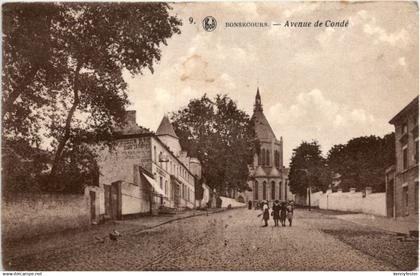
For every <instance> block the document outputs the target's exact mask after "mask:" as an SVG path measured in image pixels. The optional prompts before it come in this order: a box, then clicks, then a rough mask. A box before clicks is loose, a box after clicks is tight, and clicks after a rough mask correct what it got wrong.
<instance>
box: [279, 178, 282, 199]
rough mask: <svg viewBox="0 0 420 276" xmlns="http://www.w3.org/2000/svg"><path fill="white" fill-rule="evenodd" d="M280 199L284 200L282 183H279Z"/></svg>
mask: <svg viewBox="0 0 420 276" xmlns="http://www.w3.org/2000/svg"><path fill="white" fill-rule="evenodd" d="M279 199H280V200H282V188H281V181H280V182H279Z"/></svg>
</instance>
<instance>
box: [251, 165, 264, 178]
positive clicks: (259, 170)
mask: <svg viewBox="0 0 420 276" xmlns="http://www.w3.org/2000/svg"><path fill="white" fill-rule="evenodd" d="M254 176H255V177H259V176H267V175H266V173H265V171H264V170H263V168H262V167H261V166H258V167H257V169H256V170H255V173H254Z"/></svg>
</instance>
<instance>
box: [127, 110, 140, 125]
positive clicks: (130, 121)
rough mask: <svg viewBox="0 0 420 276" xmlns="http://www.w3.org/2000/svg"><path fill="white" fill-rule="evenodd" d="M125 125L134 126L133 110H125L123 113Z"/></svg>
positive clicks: (134, 113) (134, 114) (134, 116)
mask: <svg viewBox="0 0 420 276" xmlns="http://www.w3.org/2000/svg"><path fill="white" fill-rule="evenodd" d="M125 123H126V125H127V126H129V127H131V126H136V125H137V124H136V111H135V110H127V111H126V113H125Z"/></svg>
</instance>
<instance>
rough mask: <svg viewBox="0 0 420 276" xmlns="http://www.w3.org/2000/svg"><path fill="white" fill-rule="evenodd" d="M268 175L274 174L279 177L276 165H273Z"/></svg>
mask: <svg viewBox="0 0 420 276" xmlns="http://www.w3.org/2000/svg"><path fill="white" fill-rule="evenodd" d="M269 176H275V177H279V176H281V174H280V172H279V170H278V169H277V168H276V167H273V168H272V169H271V171H270V174H269Z"/></svg>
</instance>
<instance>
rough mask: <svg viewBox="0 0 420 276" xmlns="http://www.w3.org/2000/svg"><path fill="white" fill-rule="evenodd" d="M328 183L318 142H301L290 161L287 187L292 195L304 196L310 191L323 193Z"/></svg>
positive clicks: (328, 176)
mask: <svg viewBox="0 0 420 276" xmlns="http://www.w3.org/2000/svg"><path fill="white" fill-rule="evenodd" d="M329 183H330V173H329V170H328V168H327V167H326V160H325V158H324V157H322V153H321V149H320V145H319V144H318V142H316V141H313V142H302V143H301V144H300V145H299V146H298V147H297V148H295V149H294V150H293V154H292V159H291V161H290V171H289V185H290V190H291V192H292V193H295V194H301V195H306V193H307V188H309V187H311V190H312V191H325V190H326V189H327V187H328V185H329Z"/></svg>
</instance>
